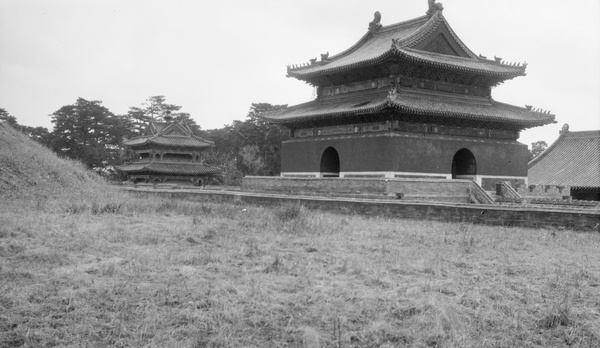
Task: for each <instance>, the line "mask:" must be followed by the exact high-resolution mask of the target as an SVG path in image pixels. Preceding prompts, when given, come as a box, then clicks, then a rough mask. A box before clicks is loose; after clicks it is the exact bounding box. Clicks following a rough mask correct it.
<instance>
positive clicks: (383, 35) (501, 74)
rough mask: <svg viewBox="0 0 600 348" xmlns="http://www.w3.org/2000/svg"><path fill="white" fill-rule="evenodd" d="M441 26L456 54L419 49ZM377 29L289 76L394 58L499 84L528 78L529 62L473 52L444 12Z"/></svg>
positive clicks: (293, 68)
mask: <svg viewBox="0 0 600 348" xmlns="http://www.w3.org/2000/svg"><path fill="white" fill-rule="evenodd" d="M440 27H445V29H446V30H447V32H449V33H450V36H451V38H446V37H445V36H444V38H443V39H442V40H451V41H453V42H454V43H455V44H456V45H455V46H457V49H458V52H456V55H448V54H439V53H434V52H428V49H427V48H420V49H415V48H416V47H418V46H419V44H421V43H423V42H424V41H427V40H435V38H433V37H432V36H434V35H439V32H438V31H437V29H438V28H440ZM377 28H378V29H375V30H369V32H367V33H366V34H365V35H364V36H363V37H362V38H361V39H360V40H359V41H358V42H357V43H356V44H354V45H353V46H352V47H350V48H349V49H347V50H345V51H343V52H341V53H339V54H337V55H334V56H331V57H328V55H321V61H317V60H316V59H313V60H311V62H310V63H306V64H303V65H300V66H288V76H289V77H295V78H298V79H300V80H310V79H311V78H313V77H315V76H318V75H325V74H331V73H338V72H342V71H345V70H350V69H354V68H359V67H364V66H369V65H373V64H377V63H380V62H383V61H386V60H389V59H391V58H397V59H400V60H401V61H408V62H414V63H418V64H421V65H424V66H426V67H434V68H435V67H437V68H443V69H446V70H450V71H457V72H468V73H473V74H479V75H486V76H490V77H495V78H497V79H498V80H499V81H502V80H506V79H512V78H514V77H517V76H523V75H525V69H526V66H527V64H525V63H524V64H520V63H512V64H505V63H504V62H502V59H501V58H495V59H494V60H491V59H487V58H484V57H483V56H478V55H476V54H475V53H473V52H472V51H471V50H470V49H469V48H467V46H466V45H465V44H464V43H463V42H462V41H461V40H460V39H459V38H458V36H457V35H456V34H455V33H454V31H453V30H452V28H451V27H450V25H449V24H448V22H447V21H446V19H445V18H444V16H443V15H442V11H437V12H435V13H434V14H433V15H431V16H422V17H418V18H415V19H412V20H409V21H405V22H400V23H396V24H392V25H388V26H381V25H379V27H377Z"/></svg>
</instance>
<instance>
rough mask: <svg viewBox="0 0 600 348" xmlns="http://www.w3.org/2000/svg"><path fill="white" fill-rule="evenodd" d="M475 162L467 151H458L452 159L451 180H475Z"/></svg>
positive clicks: (471, 154) (473, 157)
mask: <svg viewBox="0 0 600 348" xmlns="http://www.w3.org/2000/svg"><path fill="white" fill-rule="evenodd" d="M475 175H477V162H476V161H475V156H473V153H472V152H471V151H470V150H469V149H460V150H458V151H457V152H456V154H454V158H453V159H452V179H470V180H473V181H474V180H475Z"/></svg>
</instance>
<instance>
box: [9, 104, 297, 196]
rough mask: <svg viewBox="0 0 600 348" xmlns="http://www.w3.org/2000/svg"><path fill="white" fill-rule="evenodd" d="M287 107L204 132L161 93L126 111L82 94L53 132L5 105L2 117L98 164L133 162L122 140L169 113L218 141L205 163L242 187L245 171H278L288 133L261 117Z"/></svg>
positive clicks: (58, 115)
mask: <svg viewBox="0 0 600 348" xmlns="http://www.w3.org/2000/svg"><path fill="white" fill-rule="evenodd" d="M285 107H286V105H271V104H267V103H255V104H252V105H251V106H250V111H249V112H248V114H247V116H246V119H245V120H244V121H233V123H232V124H229V125H225V126H224V127H223V128H218V129H211V130H203V129H202V128H201V127H200V125H199V124H197V123H196V121H195V120H194V119H193V118H192V117H191V115H190V114H189V113H186V112H181V111H180V110H181V106H180V105H174V104H169V103H167V102H166V98H165V97H164V96H162V95H159V96H151V97H149V98H148V99H146V101H144V102H143V103H142V104H141V105H140V106H135V107H130V108H129V110H128V111H127V113H126V114H124V115H116V114H114V113H112V112H111V111H110V110H109V109H108V108H106V107H105V106H103V105H102V102H101V101H99V100H86V99H83V98H78V99H77V100H76V101H75V103H74V104H71V105H65V106H63V107H61V108H60V109H58V110H56V111H55V112H53V113H52V114H50V117H51V122H52V124H53V128H52V130H48V129H47V128H45V127H30V126H25V125H20V124H19V123H18V122H17V118H16V117H15V116H13V115H11V114H10V113H8V112H7V111H6V110H5V109H1V108H0V120H1V121H6V122H7V123H8V124H9V125H11V126H12V127H14V128H16V129H18V130H20V131H21V132H23V133H24V134H26V135H27V136H28V137H29V138H31V139H32V140H35V141H37V142H39V143H41V144H42V145H44V146H46V147H48V148H50V149H51V150H53V151H54V152H56V153H57V154H58V155H59V156H64V157H68V158H72V159H75V160H79V161H81V162H83V163H84V164H85V165H87V166H88V167H89V168H93V167H100V166H103V165H105V164H108V165H119V164H123V163H125V162H128V161H130V160H131V159H132V153H131V152H128V151H127V149H126V148H125V147H124V146H123V140H124V139H127V138H131V137H135V136H139V135H141V134H142V133H143V131H144V129H145V128H146V126H147V125H148V124H149V122H150V121H152V120H155V121H163V118H162V117H163V115H165V114H166V112H169V113H170V115H171V116H172V117H173V118H174V120H176V121H178V122H185V123H186V124H187V125H188V126H189V127H190V128H191V129H192V131H193V132H194V134H195V135H198V136H200V137H203V138H205V139H207V140H210V141H213V142H214V143H215V147H214V148H213V149H212V150H211V152H210V153H208V155H207V156H206V158H205V162H206V164H208V165H212V166H215V167H218V168H219V169H220V170H221V176H220V177H218V178H216V180H218V181H219V182H220V183H222V184H227V185H239V184H240V183H241V179H242V178H243V177H244V176H246V175H279V171H280V166H281V160H280V150H281V142H282V141H284V140H286V139H287V138H289V132H288V130H287V129H285V128H283V127H281V126H278V125H274V124H269V123H267V122H265V121H264V120H263V119H262V118H260V117H259V116H258V115H259V114H260V113H262V112H266V111H274V110H279V109H282V108H285Z"/></svg>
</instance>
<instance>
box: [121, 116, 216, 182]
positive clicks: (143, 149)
mask: <svg viewBox="0 0 600 348" xmlns="http://www.w3.org/2000/svg"><path fill="white" fill-rule="evenodd" d="M164 120H165V122H156V121H152V122H150V123H149V124H148V126H147V127H146V129H145V131H144V133H143V134H142V135H141V136H137V137H134V138H131V139H128V140H126V141H124V142H123V144H124V145H125V146H127V147H128V148H129V149H130V150H132V151H133V153H134V158H135V159H134V161H132V162H131V163H128V164H125V165H122V166H119V167H117V170H119V171H121V172H123V173H125V174H127V176H128V177H129V180H131V181H133V182H145V183H165V182H177V183H188V184H193V185H197V186H199V185H203V184H205V183H206V180H207V179H208V178H210V177H211V176H215V175H217V174H219V170H218V169H217V168H213V167H211V166H208V165H206V164H204V163H203V154H204V153H205V152H206V151H208V150H209V149H210V148H212V147H214V143H213V142H212V141H208V140H205V139H203V138H201V137H199V136H196V135H194V134H193V132H192V130H191V129H190V127H188V126H187V125H186V124H185V123H183V122H174V121H173V118H172V117H171V116H170V115H166V116H164Z"/></svg>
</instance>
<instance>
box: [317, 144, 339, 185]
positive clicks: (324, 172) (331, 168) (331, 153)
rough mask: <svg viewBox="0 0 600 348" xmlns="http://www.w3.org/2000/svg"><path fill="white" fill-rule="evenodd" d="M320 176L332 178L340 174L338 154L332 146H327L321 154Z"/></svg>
mask: <svg viewBox="0 0 600 348" xmlns="http://www.w3.org/2000/svg"><path fill="white" fill-rule="evenodd" d="M321 176H322V177H324V178H326V177H329V178H333V177H339V176H340V156H339V155H338V152H337V151H336V149H334V148H333V147H328V148H326V149H325V151H323V155H322V156H321Z"/></svg>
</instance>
